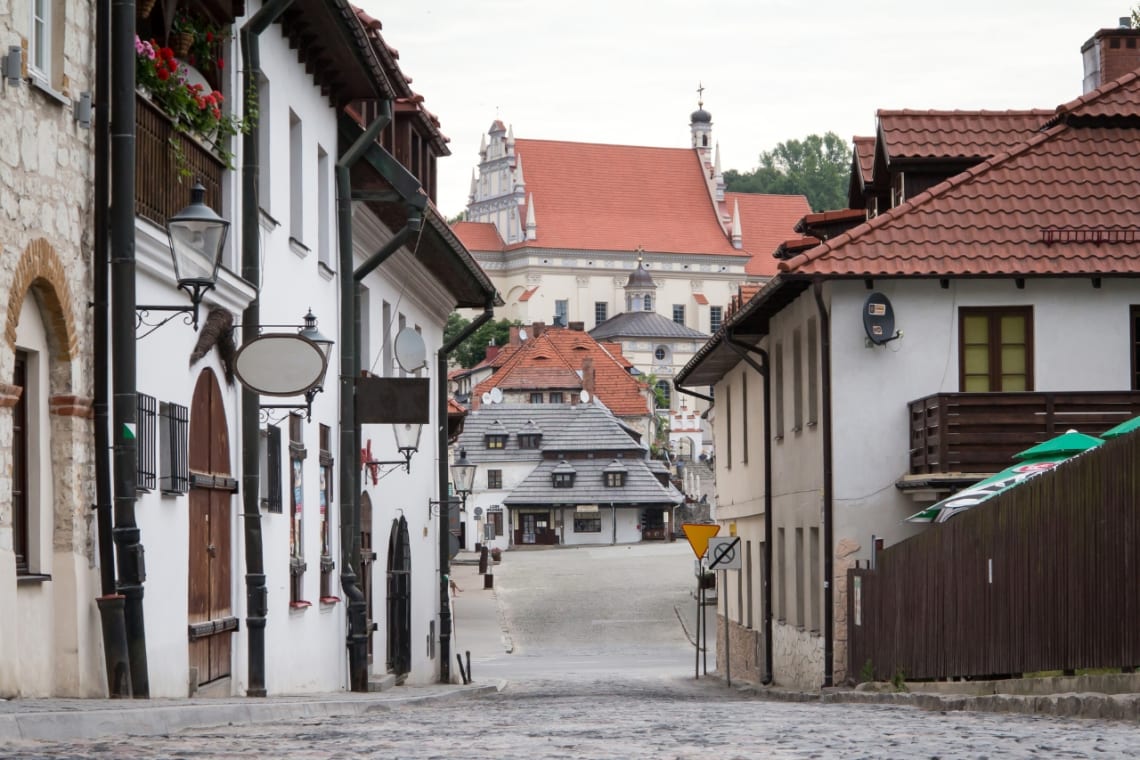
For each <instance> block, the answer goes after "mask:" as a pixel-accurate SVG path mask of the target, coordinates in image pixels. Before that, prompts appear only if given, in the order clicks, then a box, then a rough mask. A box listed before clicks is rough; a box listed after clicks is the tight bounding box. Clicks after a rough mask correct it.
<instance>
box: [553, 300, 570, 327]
mask: <svg viewBox="0 0 1140 760" xmlns="http://www.w3.org/2000/svg"><path fill="white" fill-rule="evenodd" d="M569 319H570V301H569V300H568V299H565V298H560V299H558V300H557V301H555V302H554V324H555V325H558V326H561V327H565V326H566V324H567V321H568V320H569Z"/></svg>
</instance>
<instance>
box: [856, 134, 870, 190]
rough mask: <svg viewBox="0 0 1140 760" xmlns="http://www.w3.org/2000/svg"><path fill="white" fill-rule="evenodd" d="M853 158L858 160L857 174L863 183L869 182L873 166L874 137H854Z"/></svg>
mask: <svg viewBox="0 0 1140 760" xmlns="http://www.w3.org/2000/svg"><path fill="white" fill-rule="evenodd" d="M854 142H855V160H856V161H858V162H859V176H860V178H861V179H862V180H863V184H864V185H869V184H871V173H872V171H873V170H874V168H875V138H874V137H855V138H854Z"/></svg>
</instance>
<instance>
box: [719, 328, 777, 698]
mask: <svg viewBox="0 0 1140 760" xmlns="http://www.w3.org/2000/svg"><path fill="white" fill-rule="evenodd" d="M727 337H728V345H729V348H731V349H732V350H733V351H735V352H736V353H737V354H738V355H739V356H740V358H741V359H743V360H744V361H746V362H748V364H749V366H751V367H752V368H753V369H754V370H756V372H757V373H759V375H760V377H761V378H762V379H763V381H764V589H763V590H764V675H763V677H762V678H761V679H760V683H762V684H763V685H765V686H768V685H770V684H771V683H772V681H773V678H774V676H773V673H772V533H773V530H774V529H773V525H772V518H773V515H772V387H771V383H769V382H768V368H769V367H770V366H771V365H770V364H769V362H768V352H767V351H765V350H764V349H762V348H759V347H757V346H753V345H750V344H748V343H745V342H744V341H741V340H737V339H736V336H735V335H733V334H732V333H731V332H729V333H728V336H727ZM745 351H751V352H753V353H755V354H759V356H760V359H761V360H762V361H763V362H764V363H763V364H757V363H756V360H754V359H753V358H752V357H751V356H749V355H748V354H746V353H745Z"/></svg>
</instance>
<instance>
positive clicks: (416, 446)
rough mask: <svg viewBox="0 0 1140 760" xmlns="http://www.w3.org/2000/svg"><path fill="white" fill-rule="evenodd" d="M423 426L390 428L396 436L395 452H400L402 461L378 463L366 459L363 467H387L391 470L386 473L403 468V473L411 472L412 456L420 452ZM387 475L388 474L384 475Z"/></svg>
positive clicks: (415, 424)
mask: <svg viewBox="0 0 1140 760" xmlns="http://www.w3.org/2000/svg"><path fill="white" fill-rule="evenodd" d="M423 427H424V426H423V425H421V424H420V423H418V422H403V423H398V424H395V425H393V426H392V433H393V434H394V435H395V436H396V451H398V452H400V456H402V457H403V459H402V460H401V459H396V460H390V461H386V462H384V461H380V460H378V459H366V460H364V461H362V462H361V464H362V465H363V466H365V467H372V468H377V467H382V466H388V467H390V468H391V469H389V470H388V472H391V471H392V470H394V469H396V468H397V467H403V468H404V472H411V471H412V454H415V453H416V452H417V451H419V450H420V433H422V432H423ZM384 474H385V475H387V474H388V473H387V472H386V473H384Z"/></svg>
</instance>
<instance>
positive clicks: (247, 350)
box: [234, 333, 328, 396]
mask: <svg viewBox="0 0 1140 760" xmlns="http://www.w3.org/2000/svg"><path fill="white" fill-rule="evenodd" d="M327 368H328V364H327V360H326V359H325V354H324V352H323V351H321V347H320V346H318V345H317V344H316V343H314V342H313V341H311V340H309V339H308V338H304V337H302V336H300V335H297V334H295V333H268V334H266V335H262V336H261V337H258V338H254V339H253V340H251V341H250V342H249V343H246V344H245V345H243V346H242V347H241V349H240V350H238V352H237V355H236V356H235V357H234V374H235V375H237V378H238V380H239V381H241V384H242V385H244V386H245V387H246V388H249V389H250V390H251V391H256V392H257V393H260V394H261V395H263V396H297V395H299V394H302V393H304V392H305V391H308V390H310V389H312V388H313V387H314V386H316V385H319V384H320V383H321V382H322V381H323V380H324V377H325V370H326V369H327Z"/></svg>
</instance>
